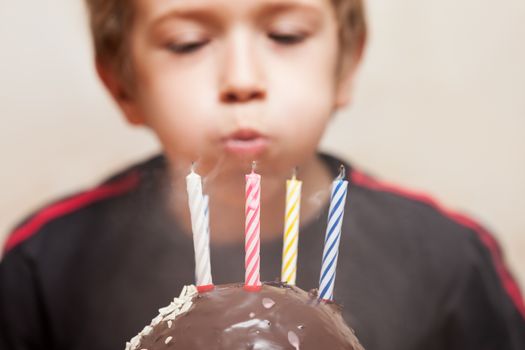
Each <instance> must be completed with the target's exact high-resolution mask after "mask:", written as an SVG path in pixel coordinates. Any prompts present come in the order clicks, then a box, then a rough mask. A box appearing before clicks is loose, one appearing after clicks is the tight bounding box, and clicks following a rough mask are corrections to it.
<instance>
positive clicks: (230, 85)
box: [220, 36, 266, 103]
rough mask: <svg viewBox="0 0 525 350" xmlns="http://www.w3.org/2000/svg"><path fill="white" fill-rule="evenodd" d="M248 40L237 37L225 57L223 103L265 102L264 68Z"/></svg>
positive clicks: (222, 81)
mask: <svg viewBox="0 0 525 350" xmlns="http://www.w3.org/2000/svg"><path fill="white" fill-rule="evenodd" d="M256 56H257V55H256V53H255V52H254V47H253V46H252V45H250V43H249V41H248V40H243V38H242V37H241V36H237V38H235V39H234V40H232V42H230V45H229V47H228V49H227V53H226V55H225V56H224V62H223V69H222V77H221V82H220V84H221V86H220V100H221V102H223V103H243V102H244V103H245V102H251V101H257V100H263V99H264V98H265V97H266V87H265V84H264V81H263V77H262V70H261V69H262V67H260V66H259V62H258V60H257V57H256Z"/></svg>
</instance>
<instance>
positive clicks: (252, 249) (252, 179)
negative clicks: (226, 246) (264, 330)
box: [244, 162, 261, 291]
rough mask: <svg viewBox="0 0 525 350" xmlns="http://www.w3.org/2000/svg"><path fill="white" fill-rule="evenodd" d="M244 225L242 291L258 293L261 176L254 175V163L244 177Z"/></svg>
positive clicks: (259, 283)
mask: <svg viewBox="0 0 525 350" xmlns="http://www.w3.org/2000/svg"><path fill="white" fill-rule="evenodd" d="M245 213H246V225H245V246H244V249H245V254H246V255H245V262H244V264H245V269H246V270H245V280H244V289H246V290H249V291H258V290H260V288H261V276H260V248H261V242H260V234H261V224H260V218H261V175H259V174H256V173H255V162H254V163H253V165H252V172H251V174H248V175H246V211H245Z"/></svg>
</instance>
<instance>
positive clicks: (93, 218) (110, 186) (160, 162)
mask: <svg viewBox="0 0 525 350" xmlns="http://www.w3.org/2000/svg"><path fill="white" fill-rule="evenodd" d="M164 170H165V160H164V158H163V157H162V156H155V157H153V158H150V159H148V160H145V161H142V162H139V163H137V164H134V165H132V166H130V167H127V168H125V169H123V170H121V171H119V172H117V173H116V174H113V175H112V176H110V177H109V178H107V179H106V180H104V181H102V182H101V183H100V184H99V185H97V186H95V187H92V188H90V189H87V190H84V191H80V192H78V193H75V194H72V195H68V196H66V197H63V198H61V199H58V200H55V201H53V202H51V203H50V204H47V205H45V206H43V207H42V208H41V209H39V210H37V211H36V212H34V213H32V214H31V215H29V216H28V217H27V218H26V219H24V220H23V221H22V222H21V223H19V224H18V225H17V226H16V227H15V228H14V230H12V231H11V233H10V234H9V235H8V237H7V239H6V241H5V243H4V247H3V253H4V254H7V253H8V252H10V251H12V250H15V249H16V248H24V249H25V250H27V251H31V250H38V249H39V248H40V247H41V246H42V245H45V244H46V243H45V242H47V241H48V239H49V238H51V236H52V238H51V241H52V242H53V241H55V240H58V241H60V240H64V241H67V240H68V239H72V238H73V239H74V237H68V235H69V236H75V234H77V235H79V234H82V231H84V230H88V227H90V226H92V227H93V226H96V225H97V220H100V219H101V217H104V216H106V215H110V214H111V215H114V214H115V211H118V210H127V211H129V210H131V209H132V208H131V206H133V205H134V203H135V204H136V203H137V201H136V199H137V197H138V196H140V197H143V196H144V193H145V192H148V193H151V191H148V190H150V188H146V189H145V190H144V187H151V185H152V183H153V181H154V180H152V177H158V176H157V175H158V174H159V173H162V174H164V173H165V171H164ZM58 236H60V237H58ZM55 238H56V239H55Z"/></svg>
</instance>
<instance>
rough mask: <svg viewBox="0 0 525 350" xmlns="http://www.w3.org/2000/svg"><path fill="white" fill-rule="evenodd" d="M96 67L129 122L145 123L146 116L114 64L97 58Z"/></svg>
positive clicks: (134, 123)
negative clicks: (139, 108)
mask: <svg viewBox="0 0 525 350" xmlns="http://www.w3.org/2000/svg"><path fill="white" fill-rule="evenodd" d="M96 68H97V74H98V76H99V78H100V80H102V82H103V83H104V86H105V87H106V89H107V90H108V92H109V93H110V94H111V97H113V100H114V101H115V102H116V103H117V104H118V106H119V107H120V109H121V110H122V112H123V113H124V116H125V117H126V119H127V120H128V122H129V123H131V124H133V125H144V124H145V121H144V118H143V117H142V116H141V115H140V113H139V110H138V108H137V105H136V102H135V100H134V99H133V96H132V95H131V94H130V93H129V89H127V88H126V86H125V84H124V82H123V81H122V79H121V78H120V77H119V75H118V74H117V72H116V71H115V68H114V66H113V65H111V64H107V63H103V62H102V61H100V60H97V61H96Z"/></svg>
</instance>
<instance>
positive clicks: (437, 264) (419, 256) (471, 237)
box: [349, 169, 525, 316]
mask: <svg viewBox="0 0 525 350" xmlns="http://www.w3.org/2000/svg"><path fill="white" fill-rule="evenodd" d="M349 177H350V179H349V180H350V183H351V186H352V187H351V189H350V191H353V193H352V195H349V198H350V201H352V200H354V201H356V202H358V203H356V205H355V207H352V206H351V207H350V208H351V209H350V211H351V210H352V208H353V210H355V211H358V213H357V214H355V215H354V218H357V219H358V220H361V221H362V222H363V224H362V226H363V227H365V228H363V229H362V232H363V233H362V234H363V235H372V236H374V237H373V238H370V237H367V238H366V240H367V241H368V240H373V241H374V242H375V243H376V244H377V245H382V244H384V247H382V248H379V250H380V251H382V252H384V253H385V254H387V255H388V254H391V251H392V250H394V251H396V250H397V253H398V254H397V261H398V262H399V261H401V263H402V264H406V265H405V267H406V268H408V269H411V268H412V267H408V265H410V264H412V265H416V266H419V267H418V268H420V269H421V270H422V271H426V273H428V272H429V271H435V272H436V275H435V276H434V277H437V278H444V277H447V276H448V277H451V278H453V279H455V280H456V282H458V280H457V278H456V277H458V276H459V277H460V279H464V278H465V276H468V275H469V274H471V273H477V274H482V275H486V276H483V278H489V277H487V276H495V277H496V278H497V279H495V280H492V281H493V282H494V283H498V284H499V283H500V285H501V287H502V288H503V290H505V292H506V294H507V295H508V296H509V297H510V299H511V300H512V301H513V303H514V305H515V306H516V308H517V309H518V310H520V312H521V313H522V315H524V316H525V305H524V304H523V299H522V297H521V292H520V288H519V286H518V284H517V282H516V280H515V279H514V277H513V276H512V273H511V272H510V271H509V269H508V267H507V266H506V263H505V261H504V257H503V252H502V250H501V248H500V245H499V243H498V241H497V239H496V238H495V237H494V236H493V235H492V233H491V232H490V231H489V230H488V229H487V228H486V227H484V226H483V225H481V224H480V223H478V222H477V221H475V220H474V219H472V218H470V217H469V216H467V215H465V214H462V213H459V212H456V211H453V210H450V209H447V208H446V207H444V206H443V205H441V204H440V203H439V202H438V201H436V200H434V199H433V198H432V197H430V196H428V195H426V194H423V193H419V192H415V191H411V190H408V189H405V188H402V187H400V186H397V185H393V184H391V183H386V182H382V181H379V180H377V179H375V178H373V177H371V176H369V175H367V174H365V173H363V172H361V171H359V170H356V169H352V171H351V173H350V175H349ZM357 225H359V223H357ZM392 254H394V255H395V254H396V252H394V253H392ZM390 257H392V256H390ZM390 261H396V258H392V259H391V260H390ZM407 262H410V263H407ZM429 267H430V268H429ZM496 281H497V282H496ZM458 283H459V282H458Z"/></svg>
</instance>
